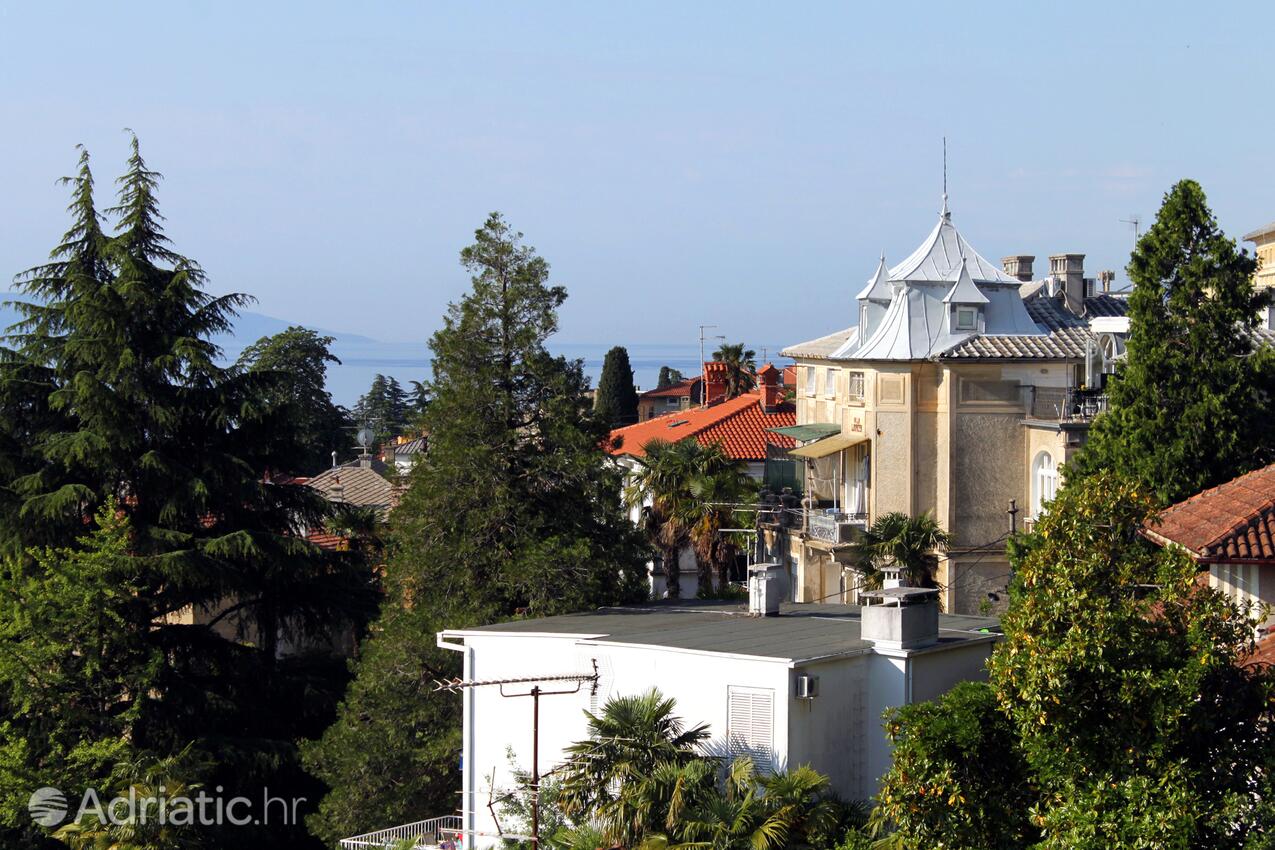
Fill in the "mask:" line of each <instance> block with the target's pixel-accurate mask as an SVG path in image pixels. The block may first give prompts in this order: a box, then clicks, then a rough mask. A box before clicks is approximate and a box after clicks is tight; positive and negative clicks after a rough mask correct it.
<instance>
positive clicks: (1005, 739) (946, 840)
mask: <svg viewBox="0 0 1275 850" xmlns="http://www.w3.org/2000/svg"><path fill="white" fill-rule="evenodd" d="M885 731H886V735H887V736H888V737H889V738H890V742H891V744H892V745H893V747H894V751H893V762H892V763H891V766H890V770H889V772H888V773H887V774H886V775H885V777H884V778H883V779H882V782H881V791H880V793H879V795H878V798H877V807H876V810H875V811H874V812H873V817H874V820H877V821H881V822H883V823H888V824H892V825H893V826H894V827H895V828H896V829H897V830H898V835H899V836H900V837H906V839H907V840H906V846H909V847H945V848H950V850H985V848H989V847H995V848H998V850H1013V848H1020V847H1027V846H1029V844H1030V843H1031V842H1032V841H1033V840H1035V839H1038V838H1039V830H1038V829H1036V828H1035V827H1033V826H1032V825H1031V824H1030V823H1029V821H1028V819H1027V812H1028V810H1029V809H1030V808H1031V806H1032V804H1033V803H1034V802H1035V800H1036V798H1035V796H1034V794H1033V787H1032V783H1031V780H1030V778H1029V776H1028V774H1027V767H1026V764H1025V763H1024V761H1023V757H1022V755H1021V753H1020V752H1019V750H1018V748H1017V747H1016V746H1015V743H1014V738H1015V734H1014V727H1013V726H1012V725H1011V724H1010V722H1009V718H1008V717H1006V716H1005V715H1004V714H1003V713H1002V712H1001V710H1000V708H999V707H998V706H997V704H996V695H995V693H993V691H992V688H991V686H990V685H987V684H986V683H983V682H962V683H961V684H958V685H957V686H956V687H954V688H952V690H950V691H948V692H947V693H946V694H944V695H943V696H942V697H940V698H939V699H937V700H934V701H932V702H921V703H914V704H912V705H908V706H903V707H901V708H898V709H895V710H894V711H892V712H891V713H890V715H889V716H888V717H887V719H886V724H885Z"/></svg>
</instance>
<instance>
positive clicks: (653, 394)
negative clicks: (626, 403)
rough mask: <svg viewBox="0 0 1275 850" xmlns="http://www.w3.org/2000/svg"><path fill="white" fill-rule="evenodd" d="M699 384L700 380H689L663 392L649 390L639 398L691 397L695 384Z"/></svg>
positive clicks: (679, 382)
mask: <svg viewBox="0 0 1275 850" xmlns="http://www.w3.org/2000/svg"><path fill="white" fill-rule="evenodd" d="M698 382H699V378H687V379H686V380H684V381H678V382H677V383H676V384H673V385H671V386H667V387H665V388H664V389H662V390H647V391H646V392H644V393H642V395H641V396H639V398H666V397H667V398H681V397H682V396H687V397H690V395H691V393H692V392H693V391H694V387H695V384H697V383H698Z"/></svg>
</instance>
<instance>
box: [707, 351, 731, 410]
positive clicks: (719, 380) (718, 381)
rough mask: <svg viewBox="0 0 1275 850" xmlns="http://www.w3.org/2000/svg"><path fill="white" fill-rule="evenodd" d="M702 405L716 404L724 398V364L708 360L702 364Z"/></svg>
mask: <svg viewBox="0 0 1275 850" xmlns="http://www.w3.org/2000/svg"><path fill="white" fill-rule="evenodd" d="M704 377H705V378H707V381H706V383H705V385H704V390H705V394H704V403H705V404H717V403H718V402H719V401H724V400H725V398H726V364H725V363H721V362H718V361H716V360H710V361H708V362H707V363H705V364H704Z"/></svg>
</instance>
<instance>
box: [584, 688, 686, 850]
mask: <svg viewBox="0 0 1275 850" xmlns="http://www.w3.org/2000/svg"><path fill="white" fill-rule="evenodd" d="M673 707H674V701H673V700H672V699H669V698H667V697H665V696H663V695H662V694H660V693H659V691H656V690H654V689H652V690H650V691H647V692H646V693H644V694H640V695H636V696H619V697H615V698H612V699H610V700H608V701H607V703H606V705H604V706H603V708H602V711H600V712H599V713H598V714H596V715H595V714H588V728H589V737H588V739H586V740H584V741H581V742H579V743H577V744H573V745H571V746H570V747H568V748H567V750H566V752H567V756H568V758H567V761H566V763H565V764H564V765H563V767H562V769H561V770H562V774H561V775H562V779H561V786H560V797H559V805H560V806H561V807H562V810H563V812H564V813H565V814H566V815H567V816H568V817H572V818H579V817H580V816H582V815H586V814H587V815H590V816H591V817H593V818H594V819H596V821H597V823H598V824H599V825H600V826H601V827H602V829H603V831H604V832H605V833H606V835H607V837H608V839H610V840H612V841H615V842H617V843H619V844H621V845H623V846H626V847H630V846H633V845H634V844H635V843H636V842H637V841H638V840H640V838H641V837H642V836H643V835H645V834H646V833H647V832H648V831H650V830H652V829H653V828H654V829H658V828H662V827H663V825H664V821H665V815H664V812H665V811H666V810H667V809H665V808H664V807H663V806H662V805H661V804H660V801H661V800H666V799H673V798H674V797H676V798H677V799H679V800H682V799H685V797H686V795H687V794H688V793H689V791H688V787H689V786H690V785H691V784H693V783H694V782H696V781H698V782H702V781H703V777H699V778H698V779H696V777H695V776H692V775H689V774H688V775H687V776H685V777H682V781H681V782H679V781H678V778H677V777H675V776H671V775H670V773H669V771H670V770H675V769H676V768H680V767H683V766H685V765H688V764H690V763H691V762H693V761H696V760H697V759H701V756H699V754H698V753H697V750H696V748H697V747H698V746H699V745H700V744H701V743H702V742H703V741H705V740H706V739H707V738H708V728H707V727H706V726H704V725H699V726H694V727H691V728H686V727H685V726H684V724H683V723H682V720H681V718H680V717H677V716H675V715H674V714H673ZM709 776H710V778H711V771H709Z"/></svg>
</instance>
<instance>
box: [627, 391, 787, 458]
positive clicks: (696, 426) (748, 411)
mask: <svg viewBox="0 0 1275 850" xmlns="http://www.w3.org/2000/svg"><path fill="white" fill-rule="evenodd" d="M796 424H797V414H796V411H795V410H794V409H793V406H792V405H791V404H784V405H781V406H780V407H778V408H777V409H776V410H774V411H773V412H770V413H767V412H766V411H765V410H763V409H762V406H761V394H760V393H758V392H751V393H744V394H743V395H741V396H739V397H738V398H733V399H731V400H730V401H724V402H722V403H720V404H714V405H711V406H709V407H692V408H690V409H689V410H678V411H675V412H673V413H666V414H664V415H663V416H657V417H656V418H654V419H648V420H646V421H645V422H639V423H637V424H636V425H627V426H625V427H623V428H616V429H615V430H614V431H612V432H611V444H610V446H609V447H608V449H607V451H609V452H610V453H611V454H613V455H630V456H632V457H642V456H643V455H645V454H646V452H645V450H644V447H645V446H646V444H647V443H649V442H650V441H651V440H667V441H668V442H670V443H676V442H678V441H680V440H685V439H687V438H688V437H694V438H695V439H696V440H697V441H698V442H699V443H700V445H704V446H707V445H711V444H713V443H721V444H722V448H723V449H725V450H726V454H728V455H730V456H731V457H733V458H735V459H736V460H765V458H766V445H767V444H768V443H769V444H771V445H777V446H782V447H783V448H792V446H793V445H794V444H793V441H792V440H791V439H789V438H788V437H784V436H781V435H779V434H771V433H770V432H769V430H768V429H770V428H783V427H786V426H788V425H796Z"/></svg>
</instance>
